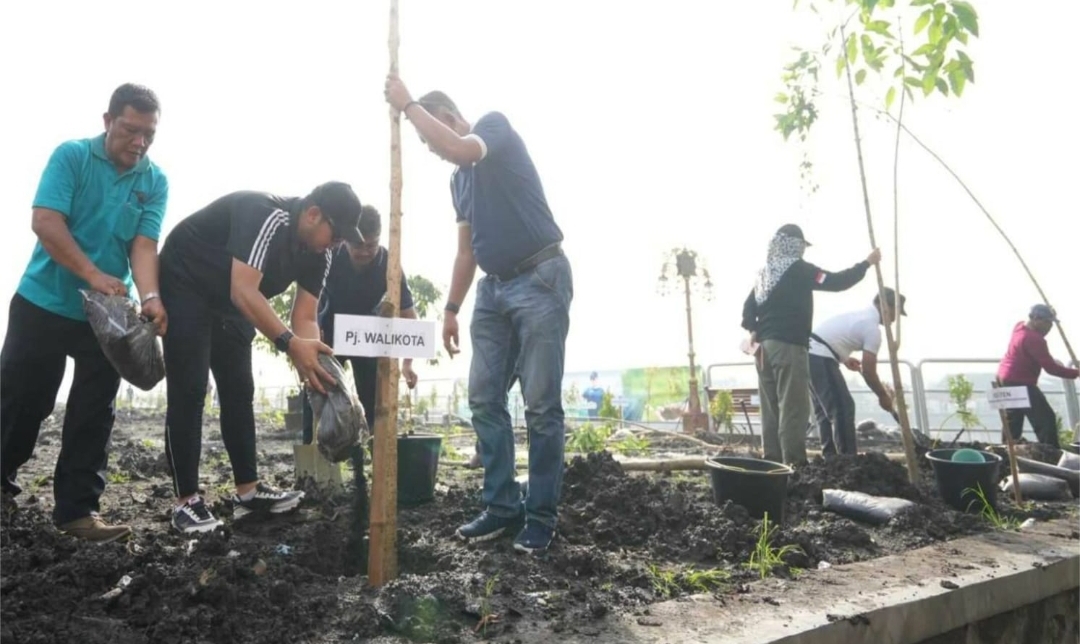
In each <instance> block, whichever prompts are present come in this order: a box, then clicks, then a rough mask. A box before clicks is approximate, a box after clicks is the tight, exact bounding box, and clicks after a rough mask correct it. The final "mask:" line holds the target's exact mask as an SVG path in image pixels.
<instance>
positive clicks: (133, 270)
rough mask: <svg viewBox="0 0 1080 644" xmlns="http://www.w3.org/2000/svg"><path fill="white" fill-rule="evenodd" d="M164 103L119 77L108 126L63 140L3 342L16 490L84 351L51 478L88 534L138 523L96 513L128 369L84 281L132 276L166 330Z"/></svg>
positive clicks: (46, 179) (115, 291) (66, 514)
mask: <svg viewBox="0 0 1080 644" xmlns="http://www.w3.org/2000/svg"><path fill="white" fill-rule="evenodd" d="M159 112H160V109H159V107H158V99H157V97H156V96H155V95H154V93H153V92H152V91H150V90H149V89H147V88H146V87H142V86H140V85H132V84H125V85H121V86H120V87H118V88H117V89H116V90H115V91H114V92H113V95H112V98H111V99H110V100H109V111H108V112H106V113H105V132H104V133H103V134H100V135H98V136H96V137H93V138H89V139H80V140H74V141H67V142H65V143H62V144H61V145H60V146H59V147H57V148H56V149H55V150H54V151H53V153H52V156H51V157H50V158H49V162H48V165H46V166H45V171H44V172H43V173H42V175H41V182H40V183H39V184H38V189H37V194H36V195H35V196H34V203H33V215H32V224H31V225H32V227H33V230H34V234H36V235H37V238H38V242H37V245H36V246H35V247H34V253H33V255H31V257H30V264H29V266H27V268H26V272H25V273H23V277H22V280H21V281H20V282H19V288H18V291H17V292H16V293H15V296H14V297H13V298H12V299H11V308H10V310H9V314H8V328H7V335H6V337H5V338H4V348H3V352H2V353H0V381H2V382H3V386H2V394H0V398H2V409H0V424H2V446H0V462H2V466H0V469H2V472H0V486H2V488H3V491H4V492H5V493H7V494H18V493H19V492H20V488H19V486H18V484H17V483H16V482H15V475H16V472H17V470H18V469H19V467H20V466H22V465H23V463H25V462H26V461H27V460H29V458H30V456H31V454H33V451H34V445H35V444H36V442H37V437H38V431H39V430H40V429H41V422H42V421H43V420H45V418H46V417H47V416H48V415H49V414H51V413H52V410H53V406H54V405H55V403H56V394H57V392H58V390H59V389H60V383H61V381H62V380H63V378H64V369H65V367H66V362H67V358H68V357H71V358H73V359H74V361H75V377H74V380H73V381H72V384H71V391H70V392H69V393H68V397H67V406H66V409H65V412H64V429H63V438H62V443H61V447H60V456H59V458H58V459H57V462H56V474H55V478H54V483H53V491H54V494H55V497H56V507H55V508H54V510H53V520H54V521H55V522H56V524H57V525H58V526H59V527H60V529H61V530H62V531H64V532H67V533H69V534H72V535H74V536H76V537H80V538H83V539H88V540H90V541H97V542H107V541H114V540H116V539H120V538H124V537H127V536H129V535H130V534H131V528H129V527H128V526H123V525H115V526H111V525H108V524H106V523H105V522H104V521H102V520H101V518H100V517H99V516H98V514H97V513H98V510H99V503H98V500H99V499H100V498H101V494H102V492H103V491H104V490H105V470H106V467H107V464H108V444H109V435H110V434H111V433H112V427H113V420H114V418H115V414H114V408H113V403H114V401H115V399H116V393H117V391H119V389H120V375H119V374H117V373H116V370H115V369H114V368H113V367H112V365H111V364H110V363H109V361H108V359H106V358H105V354H104V353H103V352H102V351H101V346H100V345H99V344H98V341H97V339H96V338H95V336H94V333H93V331H92V330H91V329H90V324H89V323H88V322H87V321H86V315H85V314H84V313H83V306H82V296H81V295H80V293H79V289H85V288H89V289H93V290H95V291H99V292H101V293H105V294H107V295H126V294H128V292H129V291H130V290H131V289H132V286H133V284H132V277H134V286H137V288H138V292H139V295H140V296H141V298H142V313H143V315H145V316H147V317H148V318H150V319H152V320H153V321H154V322H155V324H156V325H157V331H158V333H159V334H163V333H165V330H166V324H167V320H166V315H165V308H164V306H163V305H162V302H161V299H160V298H159V297H158V293H157V291H158V252H157V240H158V235H159V234H160V233H161V221H162V219H163V218H164V216H165V204H166V201H167V200H168V194H169V185H168V182H167V180H166V179H165V175H164V173H162V172H161V170H160V169H159V168H158V167H157V166H156V165H154V164H153V163H152V162H151V161H150V159H148V158H147V157H146V152H147V150H148V149H149V148H150V145H151V144H152V143H153V141H154V135H155V133H156V132H157V122H158V115H159Z"/></svg>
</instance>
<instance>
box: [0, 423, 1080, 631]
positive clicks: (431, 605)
mask: <svg viewBox="0 0 1080 644" xmlns="http://www.w3.org/2000/svg"><path fill="white" fill-rule="evenodd" d="M262 421H263V423H264V425H265V426H263V427H261V428H260V438H259V441H260V443H259V448H260V454H261V456H260V459H261V460H260V467H261V468H262V470H261V473H262V475H263V477H264V478H266V479H268V480H270V481H271V482H272V483H274V484H277V485H282V486H289V485H291V484H292V483H293V472H292V447H291V445H292V443H293V442H294V440H295V437H294V436H291V435H288V434H286V433H285V432H284V431H282V430H280V429H279V428H278V427H277V422H278V419H275V418H269V417H268V418H263V419H262ZM162 427H163V422H162V418H161V417H160V415H154V414H139V413H126V414H123V415H121V417H120V418H118V422H117V427H116V431H115V432H114V439H113V450H112V458H111V465H110V473H109V480H110V483H109V485H108V488H107V490H106V493H105V496H104V497H103V500H102V501H103V509H102V514H103V516H104V517H105V518H106V519H107V520H110V521H124V522H127V523H129V524H130V525H132V526H133V527H134V528H135V536H134V538H133V539H132V540H130V541H129V542H127V543H117V544H108V545H103V546H95V545H90V544H85V543H81V542H79V541H77V540H75V539H73V538H70V537H67V536H64V535H61V534H59V533H58V532H57V531H56V530H55V529H54V528H53V527H52V525H51V522H50V519H49V511H50V509H51V506H52V498H51V497H52V490H51V483H52V481H51V472H52V468H53V466H54V463H55V458H56V454H57V451H58V450H59V443H60V441H59V417H54V418H52V419H50V420H49V421H48V423H47V424H46V426H45V427H44V428H43V431H42V439H41V442H40V443H39V446H38V449H37V453H36V456H35V458H34V459H32V460H31V461H30V462H29V463H28V464H27V466H26V467H25V468H24V469H23V470H22V471H21V472H20V479H19V480H20V482H21V483H22V484H23V485H24V493H23V494H22V495H20V496H19V497H18V498H17V499H15V500H14V501H13V500H11V499H4V504H3V511H2V513H0V519H2V522H0V640H2V641H3V642H4V643H7V642H12V643H18V644H39V643H40V644H46V643H52V642H64V643H67V642H75V641H78V642H85V643H87V644H96V643H99V642H100V643H106V642H107V643H109V644H128V643H133V644H134V643H140V644H141V643H144V642H145V643H149V642H153V643H165V644H171V643H173V642H175V643H180V642H197V643H211V642H212V643H218V642H221V643H225V642H230V643H232V642H235V643H242V644H243V643H261V642H298V643H299V642H305V643H308V642H338V641H354V640H359V641H370V640H376V641H385V642H392V641H395V642H396V641H416V642H468V641H474V640H476V639H482V638H486V639H493V640H497V641H504V642H511V641H514V640H515V639H517V638H519V637H521V636H522V635H523V634H524V633H526V632H536V631H537V630H541V631H546V632H549V633H554V634H556V636H557V634H558V633H561V632H567V631H570V632H577V633H586V634H588V633H599V632H600V631H602V630H603V629H604V628H605V617H606V616H608V615H609V614H612V613H616V612H627V611H630V612H641V611H645V610H647V607H648V605H649V604H651V603H654V602H657V601H661V600H665V599H669V598H674V597H679V596H681V595H686V594H690V593H701V592H707V593H712V594H714V595H716V596H719V597H722V596H723V595H725V594H728V593H737V592H747V589H748V587H747V586H746V584H745V582H746V581H748V580H750V579H753V578H756V577H757V576H758V575H759V573H758V572H757V571H752V570H750V569H749V567H748V566H747V565H746V564H747V562H748V561H749V560H750V556H751V553H752V552H753V550H754V546H755V543H756V542H757V540H758V536H759V529H760V524H759V522H758V521H756V520H753V519H751V518H749V517H748V515H747V513H746V511H745V510H744V509H743V508H741V507H739V506H735V505H731V504H726V505H724V506H722V507H718V506H717V505H715V504H714V503H713V501H712V497H711V490H710V488H709V484H708V478H707V474H705V473H704V472H700V473H699V472H694V473H677V474H670V475H652V474H636V475H629V474H626V473H624V472H623V471H622V469H621V468H620V467H619V465H618V464H617V463H616V461H615V460H614V459H613V458H612V457H611V455H609V454H607V453H600V454H591V455H589V456H588V457H587V458H576V459H575V460H573V461H572V462H571V463H570V464H569V465H568V467H567V470H566V475H565V479H564V486H563V502H562V516H561V520H560V534H559V537H558V538H557V540H556V542H555V546H554V547H553V548H552V549H551V551H550V552H549V553H548V554H547V555H544V556H541V557H531V556H525V555H520V554H517V553H515V552H514V550H513V548H512V541H511V538H509V537H508V538H506V539H499V540H496V541H494V542H490V543H487V544H478V545H465V544H461V543H460V542H457V541H455V540H454V539H453V538H452V535H453V532H454V530H455V529H456V528H457V527H458V526H460V525H461V524H462V523H464V522H466V521H467V520H469V519H470V518H472V517H473V516H474V515H475V514H476V513H477V512H478V511H479V509H480V504H479V487H480V473H479V472H477V471H475V470H468V469H464V468H451V467H442V468H440V472H439V484H438V486H437V489H436V500H435V501H434V502H433V503H429V504H426V505H424V506H421V507H416V508H405V509H402V510H401V512H400V513H399V532H398V547H399V568H400V572H401V576H400V577H399V578H398V579H397V580H396V581H394V582H392V583H390V584H388V585H387V586H385V587H384V588H381V589H378V590H373V589H371V588H369V587H367V585H366V583H365V582H366V578H365V576H364V570H365V563H366V562H365V557H364V555H363V545H364V544H363V541H362V540H360V539H358V538H357V536H358V535H357V533H356V529H355V516H354V514H355V513H354V504H355V495H353V494H351V493H349V492H348V491H345V492H341V493H337V494H334V495H327V494H322V493H320V492H319V491H318V490H316V489H314V488H310V489H309V490H308V491H309V494H308V497H307V498H306V499H305V501H304V503H303V504H302V506H301V508H300V510H299V511H297V512H296V513H294V514H291V515H288V516H283V517H275V518H273V519H266V520H263V519H245V520H243V521H236V522H233V521H232V520H231V518H230V517H231V508H230V507H229V503H228V501H227V498H228V494H229V493H230V491H231V481H230V478H231V473H230V470H229V466H228V459H227V457H225V454H224V450H223V448H222V444H221V437H220V433H219V432H218V431H217V427H216V421H214V420H210V421H208V423H207V426H206V428H205V431H204V438H205V442H204V445H205V446H204V451H203V466H202V470H201V471H202V476H203V480H202V487H203V488H204V490H205V493H206V496H207V497H208V498H209V499H210V500H212V501H213V503H214V510H215V512H216V513H217V514H218V516H219V517H221V518H224V519H226V527H225V529H223V530H221V531H219V532H217V533H214V534H212V535H207V536H203V537H201V538H192V537H183V536H180V535H178V534H174V533H172V532H170V531H169V530H168V518H169V512H170V510H171V507H172V504H173V502H172V499H171V498H170V497H171V493H170V485H169V478H168V466H167V463H166V462H165V460H164V457H163V455H162V445H161V434H162ZM471 440H472V439H471V437H469V436H465V435H458V436H456V437H455V438H454V442H455V444H457V445H458V446H459V447H460V448H461V449H460V451H462V452H464V453H465V456H466V457H467V456H468V455H469V454H470V453H471ZM522 471H523V470H522ZM922 475H923V477H922V479H921V480H920V482H919V484H918V485H915V486H912V485H911V484H909V483H908V481H907V476H906V471H905V470H904V467H903V465H901V464H900V463H897V462H893V461H890V460H888V459H887V458H885V457H884V456H882V455H880V454H869V455H865V456H858V457H841V458H839V459H836V460H831V461H829V462H825V461H822V460H820V459H819V460H817V461H814V462H812V463H810V464H808V465H806V466H804V467H802V468H799V469H798V470H797V472H796V474H795V475H794V476H793V477H792V480H791V482H790V486H789V499H788V508H787V511H788V521H787V522H786V524H785V525H783V526H781V527H780V529H779V530H778V531H777V533H776V535H775V537H774V541H773V547H774V548H779V547H781V546H785V545H791V546H797V548H796V549H794V550H791V551H789V552H787V553H786V554H785V556H784V557H783V561H784V563H783V565H780V566H778V567H777V568H775V569H774V570H773V571H772V574H774V575H779V576H782V577H785V578H787V579H788V580H789V583H798V579H799V576H800V575H801V574H813V573H812V572H810V571H812V570H813V569H814V568H816V567H818V566H819V564H820V563H821V562H827V563H829V564H841V563H846V562H851V561H858V560H863V559H869V558H874V557H880V556H884V555H887V554H890V553H895V552H899V551H902V550H905V549H909V548H915V547H920V546H923V545H926V544H928V543H931V542H934V541H941V540H946V539H951V538H954V537H958V536H961V535H965V534H971V533H975V532H980V531H985V530H988V529H990V526H989V524H988V523H987V522H985V521H984V520H982V519H980V518H978V517H975V516H970V515H963V514H960V513H956V512H953V511H952V510H950V509H948V508H946V507H945V506H944V505H942V503H941V501H940V500H939V498H938V496H937V492H936V490H935V489H934V487H933V479H932V475H931V474H930V473H929V470H928V469H925V468H924V470H923V472H922ZM831 487H839V488H843V489H848V490H857V491H861V492H866V493H870V494H875V495H885V496H897V497H901V498H905V499H909V500H912V501H915V502H917V503H918V506H917V507H916V508H915V509H914V510H912V511H910V512H907V513H905V514H903V515H901V516H898V517H896V518H895V519H893V520H892V521H891V522H889V523H888V524H885V525H883V526H878V527H874V526H869V525H864V524H860V523H856V522H854V521H852V520H849V519H847V518H844V517H840V516H838V515H836V514H833V513H831V512H827V511H824V510H823V509H822V507H821V490H822V489H823V488H831ZM1066 505H1067V504H1066ZM1003 508H1004V510H1005V512H1006V513H1011V514H1015V515H1017V516H1026V515H1027V514H1031V513H1041V515H1040V516H1041V517H1043V518H1045V517H1046V516H1051V515H1053V514H1055V513H1058V512H1060V510H1059V509H1057V508H1054V507H1052V506H1047V505H1039V506H1031V507H1027V508H1023V509H1018V508H1012V507H1010V506H1008V504H1007V503H1006V504H1005V505H1004V506H1003ZM1025 513H1027V514H1025ZM702 571H706V572H702ZM708 571H712V572H708ZM803 571H806V572H805V573H804V572H803ZM115 589H119V590H115ZM485 616H490V617H488V619H486V620H485Z"/></svg>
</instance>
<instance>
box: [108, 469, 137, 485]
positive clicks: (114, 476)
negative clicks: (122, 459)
mask: <svg viewBox="0 0 1080 644" xmlns="http://www.w3.org/2000/svg"><path fill="white" fill-rule="evenodd" d="M105 480H107V481H108V482H109V483H112V484H113V485H119V484H121V483H127V482H128V481H130V480H131V476H129V475H128V473H127V472H123V471H120V470H110V471H109V472H108V473H107V474H106V475H105Z"/></svg>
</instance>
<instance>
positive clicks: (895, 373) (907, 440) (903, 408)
mask: <svg viewBox="0 0 1080 644" xmlns="http://www.w3.org/2000/svg"><path fill="white" fill-rule="evenodd" d="M840 37H841V40H842V42H847V35H846V34H845V33H844V28H843V27H842V26H841V27H840ZM844 69H845V71H846V72H847V85H848V95H849V97H850V102H851V123H852V127H853V128H854V131H855V152H856V156H857V157H858V161H859V180H860V182H861V184H862V194H863V208H864V209H865V210H866V229H867V232H868V233H869V234H870V248H877V240H876V239H875V237H874V219H873V217H872V216H871V212H870V191H869V189H868V188H867V186H866V165H865V164H864V163H863V154H862V139H861V138H860V136H859V113H858V111H857V110H856V109H855V86H854V85H853V84H852V80H851V64H850V63H849V62H848V59H847V57H846V56H845V57H844ZM874 274H875V275H876V276H877V287H878V297H879V298H880V299H881V302H882V303H883V304H887V303H888V300H887V299H886V298H885V280H884V278H883V277H882V275H881V264H880V262H879V263H877V264H875V265H874ZM893 308H894V309H895V310H894V311H893V314H894V315H896V316H899V315H900V302H899V298H897V301H896V302H893ZM885 343H886V345H887V346H888V348H889V365H890V367H891V368H892V377H893V389H894V390H895V392H896V399H895V400H894V401H893V405H895V407H896V412H897V416H899V419H900V437H901V438H902V439H903V443H904V456H905V460H906V461H907V470H908V480H910V481H911V482H912V483H915V482H916V481H917V480H918V479H919V464H918V463H917V462H916V461H915V458H916V457H915V437H914V436H913V435H912V433H911V424H910V421H909V420H908V413H907V401H906V400H905V399H904V381H903V380H902V379H901V378H900V361H899V359H898V358H897V356H896V354H897V349H896V339H895V338H893V332H892V325H890V324H886V325H885ZM923 429H927V428H925V427H924V428H923Z"/></svg>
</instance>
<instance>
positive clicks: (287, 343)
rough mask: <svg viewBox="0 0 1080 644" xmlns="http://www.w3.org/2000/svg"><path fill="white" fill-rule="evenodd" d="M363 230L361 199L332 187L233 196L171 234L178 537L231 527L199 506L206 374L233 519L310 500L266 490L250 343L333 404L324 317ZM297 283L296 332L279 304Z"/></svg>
mask: <svg viewBox="0 0 1080 644" xmlns="http://www.w3.org/2000/svg"><path fill="white" fill-rule="evenodd" d="M359 221H360V200H359V199H358V198H357V197H356V194H355V193H353V190H352V188H351V187H349V186H348V185H347V184H344V183H340V182H329V183H324V184H322V185H319V186H317V187H316V188H315V189H314V190H313V191H312V192H311V194H309V195H307V196H306V197H303V198H301V197H278V196H274V195H270V194H266V193H262V192H251V191H241V192H234V193H231V194H228V195H225V196H224V197H221V198H219V199H217V200H215V201H214V202H212V203H211V204H210V205H208V206H206V207H205V208H203V209H202V210H200V211H198V212H196V213H195V214H193V215H190V216H188V217H187V218H186V219H184V220H183V221H181V222H180V223H179V224H177V226H176V228H174V229H173V230H172V232H171V233H169V236H168V238H167V239H166V240H165V244H164V246H163V247H162V250H161V297H162V299H163V300H164V302H165V305H166V306H168V307H169V309H170V310H171V311H173V312H174V315H173V317H172V321H171V324H170V326H169V333H168V335H166V336H165V343H164V344H165V347H164V348H165V379H166V386H167V394H168V398H169V400H168V403H169V408H168V412H167V414H166V417H165V446H166V451H167V453H168V454H169V459H170V463H171V465H172V470H173V482H174V484H175V487H176V496H177V507H176V509H175V511H174V512H173V518H172V525H173V527H174V528H175V529H177V530H179V531H181V532H185V533H196V532H207V531H210V530H213V529H215V528H217V527H218V526H219V525H221V522H220V521H218V520H217V519H216V518H214V516H213V515H212V514H211V513H210V510H209V508H207V507H206V503H205V502H204V501H203V499H202V498H201V497H200V496H199V457H200V453H201V449H202V416H203V404H204V400H205V396H206V382H207V379H208V371H213V372H214V382H216V383H217V386H218V392H219V397H220V400H221V438H222V440H223V441H224V442H225V450H226V452H228V454H229V462H230V463H231V464H232V470H233V480H234V482H235V484H236V494H235V495H233V497H232V504H233V517H234V518H237V519H239V518H241V517H244V516H246V515H248V514H251V513H259V514H267V513H269V514H278V513H282V512H287V511H289V510H292V509H294V508H296V506H297V505H299V503H300V501H301V499H302V498H303V493H302V492H296V491H282V490H277V489H274V488H273V487H271V486H269V485H267V484H266V483H263V482H261V481H259V475H258V471H257V463H256V453H255V410H254V404H253V402H254V396H255V381H254V377H253V375H252V372H251V342H252V340H254V339H255V332H256V330H258V331H261V332H262V333H263V335H265V336H266V337H268V338H270V339H271V340H273V342H274V345H275V346H276V347H277V348H278V350H279V351H281V352H282V353H286V354H288V356H289V358H290V359H291V360H292V363H293V366H294V367H295V368H296V370H297V371H298V372H299V373H300V377H301V379H302V380H303V381H304V383H305V384H306V385H308V386H310V387H313V388H315V389H316V390H318V391H320V392H325V388H324V387H323V385H322V384H321V383H322V382H332V381H333V379H332V378H331V377H330V374H328V373H327V372H326V371H325V370H324V369H323V368H322V367H320V366H319V363H318V358H319V354H320V353H326V354H330V353H332V350H331V349H330V347H328V346H326V345H325V344H323V343H322V342H321V341H320V340H319V325H318V320H317V319H316V308H317V305H318V301H319V295H320V294H321V293H322V289H323V284H324V283H325V281H326V275H327V273H328V272H329V270H330V266H331V264H330V262H331V257H332V254H333V248H332V247H333V246H336V245H338V244H339V243H340V242H342V241H349V242H352V243H356V244H360V243H363V241H364V238H363V235H361V233H360V231H359V229H358V228H357V225H358V224H359ZM294 281H295V282H296V283H297V287H298V288H297V289H296V299H295V301H294V303H293V309H292V319H291V321H290V322H291V326H292V330H291V331H290V330H289V327H287V326H286V325H285V323H284V322H282V321H281V320H279V319H278V317H277V315H276V314H275V313H274V309H273V308H272V307H271V306H270V302H269V298H271V297H274V296H275V295H279V294H281V293H283V292H285V290H286V289H287V288H288V287H289V285H290V284H292V283H293V282H294ZM294 334H295V335H294ZM320 379H321V380H320Z"/></svg>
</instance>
